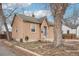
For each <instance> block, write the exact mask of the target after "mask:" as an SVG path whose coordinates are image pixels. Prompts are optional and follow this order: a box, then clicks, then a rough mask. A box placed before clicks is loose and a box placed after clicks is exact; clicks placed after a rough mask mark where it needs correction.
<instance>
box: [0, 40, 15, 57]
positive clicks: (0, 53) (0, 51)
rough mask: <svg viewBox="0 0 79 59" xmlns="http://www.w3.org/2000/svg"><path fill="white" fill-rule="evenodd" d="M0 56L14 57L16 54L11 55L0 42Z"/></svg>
mask: <svg viewBox="0 0 79 59" xmlns="http://www.w3.org/2000/svg"><path fill="white" fill-rule="evenodd" d="M0 56H16V54H14V53H12V52H11V51H10V50H9V48H8V47H6V46H5V45H3V44H2V43H1V41H0Z"/></svg>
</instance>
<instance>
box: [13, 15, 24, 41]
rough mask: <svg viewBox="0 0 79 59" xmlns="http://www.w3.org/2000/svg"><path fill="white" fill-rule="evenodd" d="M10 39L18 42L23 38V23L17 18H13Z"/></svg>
mask: <svg viewBox="0 0 79 59" xmlns="http://www.w3.org/2000/svg"><path fill="white" fill-rule="evenodd" d="M12 38H13V39H14V40H17V41H20V39H21V38H23V22H22V19H21V18H20V17H19V16H15V20H14V22H13V25H12Z"/></svg>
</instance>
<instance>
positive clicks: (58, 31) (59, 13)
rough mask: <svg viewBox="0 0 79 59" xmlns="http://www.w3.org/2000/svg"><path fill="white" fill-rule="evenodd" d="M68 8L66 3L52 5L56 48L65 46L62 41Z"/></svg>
mask: <svg viewBox="0 0 79 59" xmlns="http://www.w3.org/2000/svg"><path fill="white" fill-rule="evenodd" d="M67 6H68V4H66V3H54V4H50V7H51V11H52V14H53V16H54V19H55V21H54V42H53V44H54V47H60V46H63V40H62V20H63V15H64V13H65V9H66V7H67Z"/></svg>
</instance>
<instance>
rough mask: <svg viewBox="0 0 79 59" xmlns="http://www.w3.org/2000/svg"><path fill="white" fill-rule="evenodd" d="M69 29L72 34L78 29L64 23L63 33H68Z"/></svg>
mask: <svg viewBox="0 0 79 59" xmlns="http://www.w3.org/2000/svg"><path fill="white" fill-rule="evenodd" d="M67 30H69V32H70V33H71V34H76V29H71V28H69V27H67V26H65V25H62V31H63V34H67Z"/></svg>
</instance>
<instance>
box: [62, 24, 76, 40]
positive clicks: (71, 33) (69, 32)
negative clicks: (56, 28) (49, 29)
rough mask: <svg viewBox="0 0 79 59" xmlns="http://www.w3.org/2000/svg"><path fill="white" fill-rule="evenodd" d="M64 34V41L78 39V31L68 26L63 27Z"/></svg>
mask: <svg viewBox="0 0 79 59" xmlns="http://www.w3.org/2000/svg"><path fill="white" fill-rule="evenodd" d="M62 32H63V38H64V39H76V38H77V30H76V29H73V28H70V27H69V26H67V25H64V24H63V25H62Z"/></svg>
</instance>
